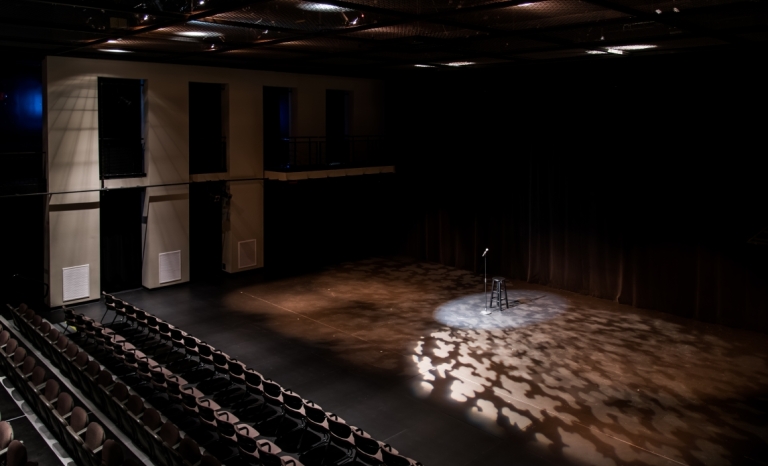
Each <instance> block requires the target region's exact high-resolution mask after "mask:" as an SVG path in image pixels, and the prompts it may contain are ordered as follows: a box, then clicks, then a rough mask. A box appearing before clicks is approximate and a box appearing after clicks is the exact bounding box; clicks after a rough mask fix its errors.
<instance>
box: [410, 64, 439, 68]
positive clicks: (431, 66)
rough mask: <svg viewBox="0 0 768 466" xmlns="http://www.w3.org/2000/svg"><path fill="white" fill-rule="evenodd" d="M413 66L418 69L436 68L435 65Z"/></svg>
mask: <svg viewBox="0 0 768 466" xmlns="http://www.w3.org/2000/svg"><path fill="white" fill-rule="evenodd" d="M413 66H415V67H416V68H434V67H435V65H421V64H418V65H413Z"/></svg>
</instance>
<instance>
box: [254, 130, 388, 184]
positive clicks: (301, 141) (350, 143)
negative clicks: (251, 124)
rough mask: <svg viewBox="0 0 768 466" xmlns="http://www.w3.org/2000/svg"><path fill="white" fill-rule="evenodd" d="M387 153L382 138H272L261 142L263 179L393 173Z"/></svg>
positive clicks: (386, 144)
mask: <svg viewBox="0 0 768 466" xmlns="http://www.w3.org/2000/svg"><path fill="white" fill-rule="evenodd" d="M391 153H392V152H391V151H390V150H389V144H388V141H387V139H386V138H384V137H383V136H344V137H339V138H329V137H321V136H317V137H315V136H300V137H288V138H278V139H272V140H268V141H265V143H264V169H265V172H264V176H265V177H266V178H269V179H273V180H282V181H288V180H300V179H309V178H327V177H335V176H353V175H368V174H378V173H394V171H395V167H394V165H393V160H392V157H391V155H390V154H391Z"/></svg>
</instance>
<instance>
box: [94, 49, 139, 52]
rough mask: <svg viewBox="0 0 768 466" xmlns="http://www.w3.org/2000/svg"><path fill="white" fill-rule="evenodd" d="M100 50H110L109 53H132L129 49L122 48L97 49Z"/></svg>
mask: <svg viewBox="0 0 768 466" xmlns="http://www.w3.org/2000/svg"><path fill="white" fill-rule="evenodd" d="M99 50H100V51H102V52H110V53H133V52H131V51H130V50H123V49H99Z"/></svg>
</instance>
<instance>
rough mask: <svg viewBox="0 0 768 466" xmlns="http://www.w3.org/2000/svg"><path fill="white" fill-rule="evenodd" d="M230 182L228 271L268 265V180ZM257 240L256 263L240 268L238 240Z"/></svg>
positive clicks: (226, 231) (226, 239)
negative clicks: (266, 257) (266, 191)
mask: <svg viewBox="0 0 768 466" xmlns="http://www.w3.org/2000/svg"><path fill="white" fill-rule="evenodd" d="M228 184H229V193H230V195H231V196H232V198H231V200H230V207H229V222H226V223H225V225H224V255H223V260H224V264H226V271H227V272H230V273H234V272H240V271H243V270H248V269H255V268H259V267H263V266H264V247H263V244H264V209H263V205H264V182H263V181H240V182H231V183H228ZM252 239H255V240H256V250H257V254H256V261H257V262H256V265H255V266H253V267H244V268H242V269H241V268H239V266H238V265H239V264H238V243H239V242H240V241H248V240H252Z"/></svg>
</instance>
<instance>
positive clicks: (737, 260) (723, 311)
mask: <svg viewBox="0 0 768 466" xmlns="http://www.w3.org/2000/svg"><path fill="white" fill-rule="evenodd" d="M758 62H759V60H757V61H756V60H755V57H747V56H745V57H738V56H719V55H716V54H710V55H701V56H688V57H685V58H680V57H676V56H669V57H655V58H651V59H645V58H635V57H617V59H609V60H593V61H589V62H588V63H586V64H585V63H583V62H580V63H565V64H556V65H546V66H520V67H519V68H516V69H510V70H508V71H504V72H498V71H497V72H493V73H484V72H470V71H469V70H446V71H445V72H443V71H438V72H435V73H431V71H433V70H428V69H427V70H419V71H427V72H429V74H426V73H422V74H414V75H413V76H411V77H409V78H407V79H398V80H392V81H391V82H390V85H389V91H388V92H389V96H388V99H387V101H388V102H389V103H390V107H389V109H388V113H389V115H388V121H389V122H390V133H392V134H393V135H395V136H397V137H398V139H399V147H400V150H399V151H398V152H399V160H398V162H397V168H398V173H399V177H400V178H401V181H402V186H401V188H400V192H401V193H403V201H404V202H403V204H402V205H403V206H404V216H405V217H406V218H407V219H408V220H407V221H406V222H404V224H405V225H406V226H405V228H404V231H403V242H402V243H401V244H402V248H403V250H404V251H406V252H407V253H408V254H410V255H412V256H414V257H417V258H419V259H426V260H433V261H438V262H442V263H444V264H448V265H452V266H457V267H462V268H466V269H470V270H476V271H482V262H481V259H480V254H481V253H482V251H483V249H484V248H485V247H489V248H490V256H489V263H488V265H489V273H492V274H503V275H506V276H508V277H510V278H518V279H523V280H528V281H530V282H535V283H540V284H544V285H548V286H553V287H556V288H561V289H566V290H571V291H575V292H579V293H584V294H590V295H594V296H598V297H601V298H606V299H613V300H616V299H618V301H619V302H622V303H626V304H631V305H634V306H638V307H643V308H651V309H658V310H662V311H666V312H670V313H674V314H678V315H682V316H687V317H694V318H698V319H701V320H704V321H709V322H718V323H723V324H727V325H732V326H740V327H747V328H753V329H760V330H763V331H766V330H768V296H767V294H766V289H768V286H767V285H768V279H767V278H766V269H768V267H767V266H768V260H766V259H768V254H767V253H766V246H758V245H753V244H748V240H749V239H750V238H751V237H752V235H754V234H755V233H757V232H758V231H759V230H760V228H761V227H764V226H766V225H768V215H766V196H765V192H764V186H765V173H764V171H763V170H762V169H761V168H760V160H761V159H762V158H764V155H762V154H764V153H765V147H764V146H765V143H764V141H763V139H762V136H761V133H762V132H763V129H762V127H763V125H762V123H761V121H762V118H761V117H760V116H759V115H761V114H762V113H763V111H764V110H763V109H765V108H766V103H768V98H766V90H765V86H764V85H763V83H764V82H766V79H767V78H768V76H766V73H765V71H764V70H762V69H761V68H760V66H759V65H758ZM451 71H455V72H454V73H450V72H451ZM401 109H407V111H401Z"/></svg>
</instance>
